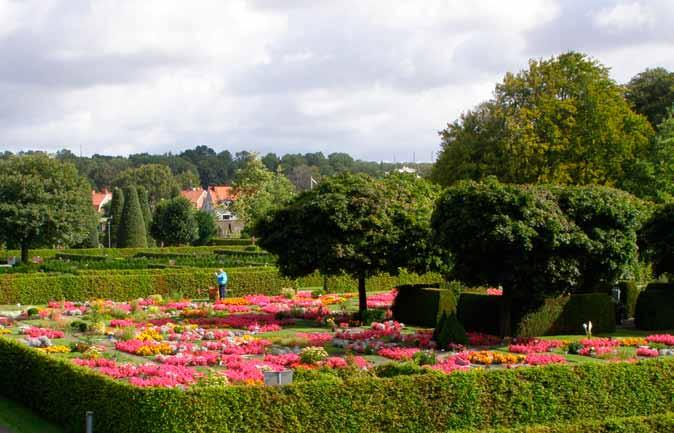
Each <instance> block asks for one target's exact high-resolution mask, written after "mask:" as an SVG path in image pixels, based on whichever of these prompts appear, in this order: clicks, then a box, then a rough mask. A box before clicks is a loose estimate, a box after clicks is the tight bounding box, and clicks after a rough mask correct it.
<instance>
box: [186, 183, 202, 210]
mask: <svg viewBox="0 0 674 433" xmlns="http://www.w3.org/2000/svg"><path fill="white" fill-rule="evenodd" d="M180 195H182V196H183V197H185V198H186V199H188V200H189V201H190V202H192V204H193V205H194V207H196V208H199V209H201V207H202V206H203V203H204V197H205V196H206V191H204V190H203V189H202V188H193V189H186V190H183V191H180Z"/></svg>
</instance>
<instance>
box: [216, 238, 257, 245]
mask: <svg viewBox="0 0 674 433" xmlns="http://www.w3.org/2000/svg"><path fill="white" fill-rule="evenodd" d="M208 244H209V245H215V246H225V245H253V240H252V239H250V238H219V239H211V240H210V241H209V242H208Z"/></svg>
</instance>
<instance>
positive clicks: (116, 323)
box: [110, 319, 136, 328]
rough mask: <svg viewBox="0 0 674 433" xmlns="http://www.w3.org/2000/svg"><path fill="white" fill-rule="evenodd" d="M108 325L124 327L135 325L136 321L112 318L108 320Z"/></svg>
mask: <svg viewBox="0 0 674 433" xmlns="http://www.w3.org/2000/svg"><path fill="white" fill-rule="evenodd" d="M110 326H111V327H113V328H126V327H129V326H136V322H134V321H133V320H131V319H113V320H111V321H110Z"/></svg>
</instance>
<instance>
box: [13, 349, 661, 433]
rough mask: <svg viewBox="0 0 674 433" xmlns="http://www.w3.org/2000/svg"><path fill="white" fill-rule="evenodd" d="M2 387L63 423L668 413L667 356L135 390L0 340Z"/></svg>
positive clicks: (77, 427) (345, 421) (114, 429)
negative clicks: (88, 419) (88, 417)
mask: <svg viewBox="0 0 674 433" xmlns="http://www.w3.org/2000/svg"><path fill="white" fill-rule="evenodd" d="M0 392H1V393H3V394H4V395H6V396H8V397H11V398H12V399H15V400H17V401H19V402H21V403H23V404H25V405H27V406H28V407H30V408H31V409H33V410H35V411H36V412H38V413H40V414H41V415H42V416H44V417H45V418H47V419H49V420H52V421H54V422H55V423H57V424H60V425H63V426H64V427H65V428H66V429H67V430H68V431H72V432H82V431H83V428H84V422H83V417H84V413H85V411H87V410H91V411H93V412H94V417H95V418H94V419H95V420H94V431H96V433H137V432H146V433H177V432H201V433H215V432H238V433H253V432H265V433H281V432H288V431H292V432H298V433H304V432H307V433H308V432H312V433H344V432H369V431H376V432H380V433H389V432H391V433H393V432H396V433H397V432H410V433H422V432H423V433H427V432H428V433H435V432H438V433H439V432H448V431H452V430H459V429H479V430H484V429H487V428H496V427H519V426H523V425H526V424H553V423H572V422H581V421H583V422H584V421H586V420H605V419H607V418H608V417H617V416H621V417H631V416H646V415H652V414H657V413H665V412H669V411H672V410H674V399H672V395H674V360H650V361H641V362H637V363H635V364H629V363H615V364H612V363H605V364H604V363H602V364H599V363H588V364H581V365H574V366H547V367H536V368H520V369H514V370H508V369H502V370H472V371H468V372H459V373H454V374H451V375H447V376H445V375H440V374H420V375H408V376H398V377H393V378H388V379H383V378H359V379H351V380H344V381H338V380H332V381H329V382H328V381H318V380H317V381H310V382H305V383H296V384H292V385H289V386H285V387H264V386H216V387H206V388H192V389H190V390H181V389H162V388H134V387H132V386H131V385H128V384H126V383H123V382H118V381H114V380H112V379H109V378H106V377H104V376H101V375H98V374H96V373H94V372H92V371H91V370H87V369H85V368H83V367H77V366H74V365H73V364H71V363H70V361H67V360H65V359H62V358H57V357H53V356H49V355H46V354H43V353H41V352H39V351H37V350H34V349H30V348H28V347H27V346H25V345H22V344H21V343H18V342H15V341H11V340H9V339H7V338H0Z"/></svg>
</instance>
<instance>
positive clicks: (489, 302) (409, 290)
mask: <svg viewBox="0 0 674 433" xmlns="http://www.w3.org/2000/svg"><path fill="white" fill-rule="evenodd" d="M436 287H437V285H436ZM443 294H445V297H444V298H443V296H442V295H443ZM451 294H452V291H450V290H440V289H437V288H429V287H427V286H423V285H420V286H407V287H402V288H401V290H400V291H399V293H398V296H397V297H396V300H395V302H394V304H393V316H394V317H395V318H396V320H399V321H401V322H403V323H407V324H411V325H418V326H428V327H433V326H435V324H436V320H437V318H438V315H439V313H441V310H443V311H446V312H447V313H450V312H453V311H454V310H456V311H457V316H458V319H459V322H460V323H461V324H462V325H463V327H464V328H465V329H466V330H468V331H475V332H484V333H487V334H498V332H499V315H500V302H501V297H500V296H490V295H487V294H483V293H472V292H464V293H461V294H460V296H459V297H458V304H457V300H456V298H455V297H454V296H449V295H451ZM441 299H445V300H449V301H450V302H449V303H450V304H451V305H449V309H446V308H441V305H440V301H441ZM445 302H447V301H445ZM588 320H590V321H592V324H593V330H594V332H596V333H602V332H614V331H615V307H614V304H613V303H612V301H611V298H610V297H609V296H608V295H606V294H603V293H590V294H579V295H573V296H560V297H558V298H551V299H548V300H546V301H545V303H544V304H543V305H542V306H541V307H540V308H538V309H537V310H536V311H533V312H531V313H529V314H526V315H525V316H524V317H523V318H522V319H521V320H519V321H518V323H517V324H516V326H515V327H514V329H515V335H518V336H522V337H533V336H541V335H555V334H582V333H583V332H584V331H583V327H582V325H583V323H586V322H587V321H588Z"/></svg>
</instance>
